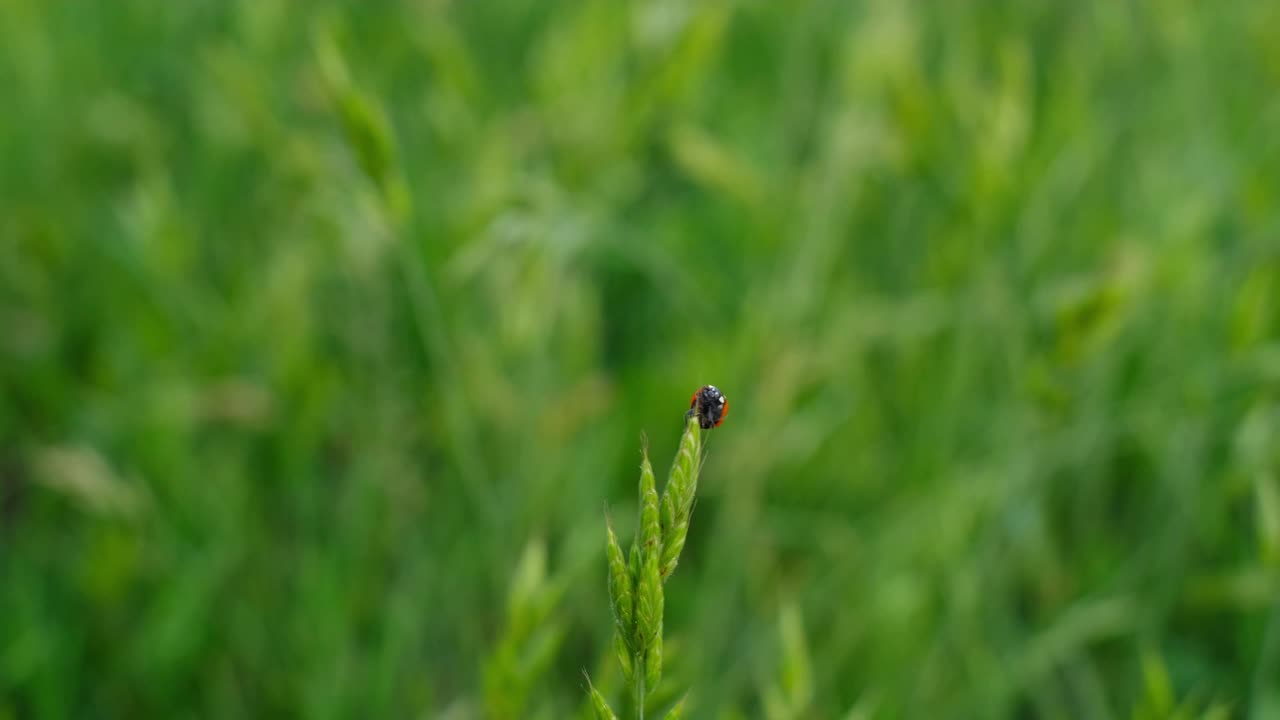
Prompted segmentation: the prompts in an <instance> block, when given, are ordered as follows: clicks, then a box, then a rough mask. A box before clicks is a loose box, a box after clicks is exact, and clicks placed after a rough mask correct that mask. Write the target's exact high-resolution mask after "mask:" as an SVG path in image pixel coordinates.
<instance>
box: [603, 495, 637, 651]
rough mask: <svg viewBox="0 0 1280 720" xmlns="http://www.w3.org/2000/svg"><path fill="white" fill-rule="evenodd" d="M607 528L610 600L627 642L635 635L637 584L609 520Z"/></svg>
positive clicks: (615, 617) (622, 634)
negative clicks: (634, 620)
mask: <svg viewBox="0 0 1280 720" xmlns="http://www.w3.org/2000/svg"><path fill="white" fill-rule="evenodd" d="M605 528H606V530H607V532H608V545H607V546H606V548H607V549H606V552H605V555H606V556H607V557H608V561H609V600H610V601H611V602H612V603H613V619H614V622H615V623H617V626H618V633H619V635H620V636H621V637H622V638H623V639H624V640H626V639H628V638H631V637H633V636H634V635H635V632H634V630H633V625H634V623H633V619H634V615H635V592H634V587H635V583H634V581H633V580H632V576H631V572H630V571H629V570H628V569H627V562H626V560H624V559H623V557H622V547H621V546H619V545H618V536H617V535H616V534H615V533H614V532H613V523H611V522H609V521H608V519H607V518H606V520H605Z"/></svg>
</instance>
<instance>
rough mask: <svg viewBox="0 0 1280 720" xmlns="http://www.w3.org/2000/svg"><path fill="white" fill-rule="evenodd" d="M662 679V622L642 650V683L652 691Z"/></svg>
mask: <svg viewBox="0 0 1280 720" xmlns="http://www.w3.org/2000/svg"><path fill="white" fill-rule="evenodd" d="M661 679H662V623H658V632H657V633H656V634H654V636H653V639H652V640H651V641H650V642H649V645H648V647H646V648H645V650H644V685H645V687H646V688H648V689H649V692H650V693H652V692H653V691H654V690H656V689H657V688H658V681H659V680H661Z"/></svg>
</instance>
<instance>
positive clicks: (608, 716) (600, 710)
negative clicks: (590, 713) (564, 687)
mask: <svg viewBox="0 0 1280 720" xmlns="http://www.w3.org/2000/svg"><path fill="white" fill-rule="evenodd" d="M583 675H586V673H583ZM587 688H588V689H589V690H590V691H591V707H592V709H593V710H595V714H596V720H618V716H617V715H615V714H613V709H612V708H610V707H609V703H608V701H606V700H605V699H604V696H603V695H601V694H600V691H599V690H597V689H596V686H595V685H592V684H591V677H590V676H587Z"/></svg>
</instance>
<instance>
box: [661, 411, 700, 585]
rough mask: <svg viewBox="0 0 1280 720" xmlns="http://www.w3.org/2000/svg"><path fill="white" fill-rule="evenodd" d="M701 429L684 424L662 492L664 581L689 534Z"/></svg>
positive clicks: (695, 487)
mask: <svg viewBox="0 0 1280 720" xmlns="http://www.w3.org/2000/svg"><path fill="white" fill-rule="evenodd" d="M701 460H702V430H701V429H700V428H699V427H698V421H697V419H696V418H691V419H690V420H689V421H688V422H687V423H686V424H685V429H684V435H683V436H682V437H681V438H680V449H679V450H678V451H677V452H676V460H675V462H674V463H672V465H671V475H670V476H669V477H668V479H667V486H666V487H665V488H664V489H663V492H662V556H661V559H660V562H659V571H660V574H661V575H662V579H663V580H666V579H667V578H668V577H671V573H673V572H675V569H676V565H677V564H678V563H679V562H680V552H681V551H682V550H684V541H685V538H686V537H687V536H688V533H689V518H690V517H691V516H692V514H693V501H694V498H695V497H696V495H697V491H698V472H699V471H700V470H701V469H702V462H701Z"/></svg>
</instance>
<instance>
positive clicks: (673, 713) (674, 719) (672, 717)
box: [666, 695, 689, 720]
mask: <svg viewBox="0 0 1280 720" xmlns="http://www.w3.org/2000/svg"><path fill="white" fill-rule="evenodd" d="M688 699H689V697H688V696H687V695H686V696H685V697H682V698H680V702H678V703H676V704H675V705H674V706H672V708H671V709H670V710H668V711H667V714H666V720H680V719H681V718H683V717H684V704H685V701H687V700H688Z"/></svg>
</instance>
